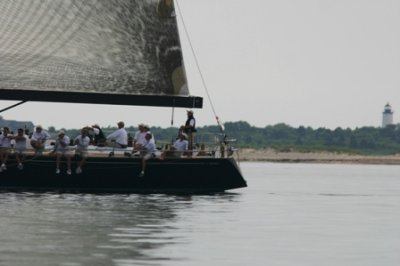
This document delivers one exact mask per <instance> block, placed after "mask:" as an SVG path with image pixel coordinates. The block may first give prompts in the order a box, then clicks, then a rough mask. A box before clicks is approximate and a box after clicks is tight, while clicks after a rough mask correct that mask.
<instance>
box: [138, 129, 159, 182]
mask: <svg viewBox="0 0 400 266" xmlns="http://www.w3.org/2000/svg"><path fill="white" fill-rule="evenodd" d="M152 137H153V136H152V134H151V133H147V134H146V136H145V139H146V142H145V144H144V145H143V148H142V154H143V158H142V171H141V172H140V174H139V175H138V177H143V176H144V172H145V170H146V161H147V160H148V159H150V158H155V157H156V155H155V153H156V151H157V149H156V144H155V143H154V142H153V141H151V139H152Z"/></svg>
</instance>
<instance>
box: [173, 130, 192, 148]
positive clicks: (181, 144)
mask: <svg viewBox="0 0 400 266" xmlns="http://www.w3.org/2000/svg"><path fill="white" fill-rule="evenodd" d="M188 147H189V142H188V141H187V135H186V133H181V134H179V138H178V139H177V140H176V141H175V143H174V148H175V150H176V151H179V152H183V151H187V150H188Z"/></svg>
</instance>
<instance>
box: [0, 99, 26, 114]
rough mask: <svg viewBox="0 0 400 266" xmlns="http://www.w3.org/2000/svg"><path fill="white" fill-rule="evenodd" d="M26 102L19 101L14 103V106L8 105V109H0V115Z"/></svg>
mask: <svg viewBox="0 0 400 266" xmlns="http://www.w3.org/2000/svg"><path fill="white" fill-rule="evenodd" d="M27 101H28V100H23V101H20V102H19V103H16V104H13V105H10V106H8V107H6V108H4V109H1V110H0V113H2V112H4V111H7V110H8V109H11V108H14V107H16V106H18V105H21V104H23V103H26V102H27Z"/></svg>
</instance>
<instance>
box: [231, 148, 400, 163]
mask: <svg viewBox="0 0 400 266" xmlns="http://www.w3.org/2000/svg"><path fill="white" fill-rule="evenodd" d="M239 159H240V161H250V162H251V161H254V162H288V163H300V162H302V163H354V164H390V165H395V164H400V155H384V156H372V155H371V156H366V155H352V154H345V153H330V152H297V151H289V152H280V151H276V150H273V149H259V150H256V149H241V150H239Z"/></svg>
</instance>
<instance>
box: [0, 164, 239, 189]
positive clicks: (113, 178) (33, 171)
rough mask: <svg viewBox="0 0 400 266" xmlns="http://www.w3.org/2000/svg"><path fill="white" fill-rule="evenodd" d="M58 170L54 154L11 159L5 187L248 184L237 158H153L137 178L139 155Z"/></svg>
mask: <svg viewBox="0 0 400 266" xmlns="http://www.w3.org/2000/svg"><path fill="white" fill-rule="evenodd" d="M72 165H73V167H72V170H73V172H72V175H67V174H66V165H65V162H63V164H62V167H61V173H60V174H56V173H55V169H56V167H55V158H54V157H39V158H27V159H26V161H25V162H24V169H23V170H19V169H17V167H16V164H15V162H13V161H12V160H11V161H9V163H8V165H7V167H8V169H7V170H5V171H3V172H2V173H0V190H3V191H57V192H91V193H209V192H221V191H225V190H228V189H235V188H241V187H246V186H247V185H246V181H245V180H244V179H243V176H242V174H241V172H240V170H239V168H238V166H237V164H236V162H235V160H234V159H232V158H218V159H216V158H193V159H189V158H185V159H165V160H159V159H151V160H148V161H147V167H146V174H145V176H144V177H140V178H139V177H137V176H138V174H139V173H140V169H141V159H140V158H88V161H87V162H86V164H85V165H84V167H83V173H81V174H79V175H77V174H75V171H74V170H75V168H76V160H74V159H73V160H72Z"/></svg>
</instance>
